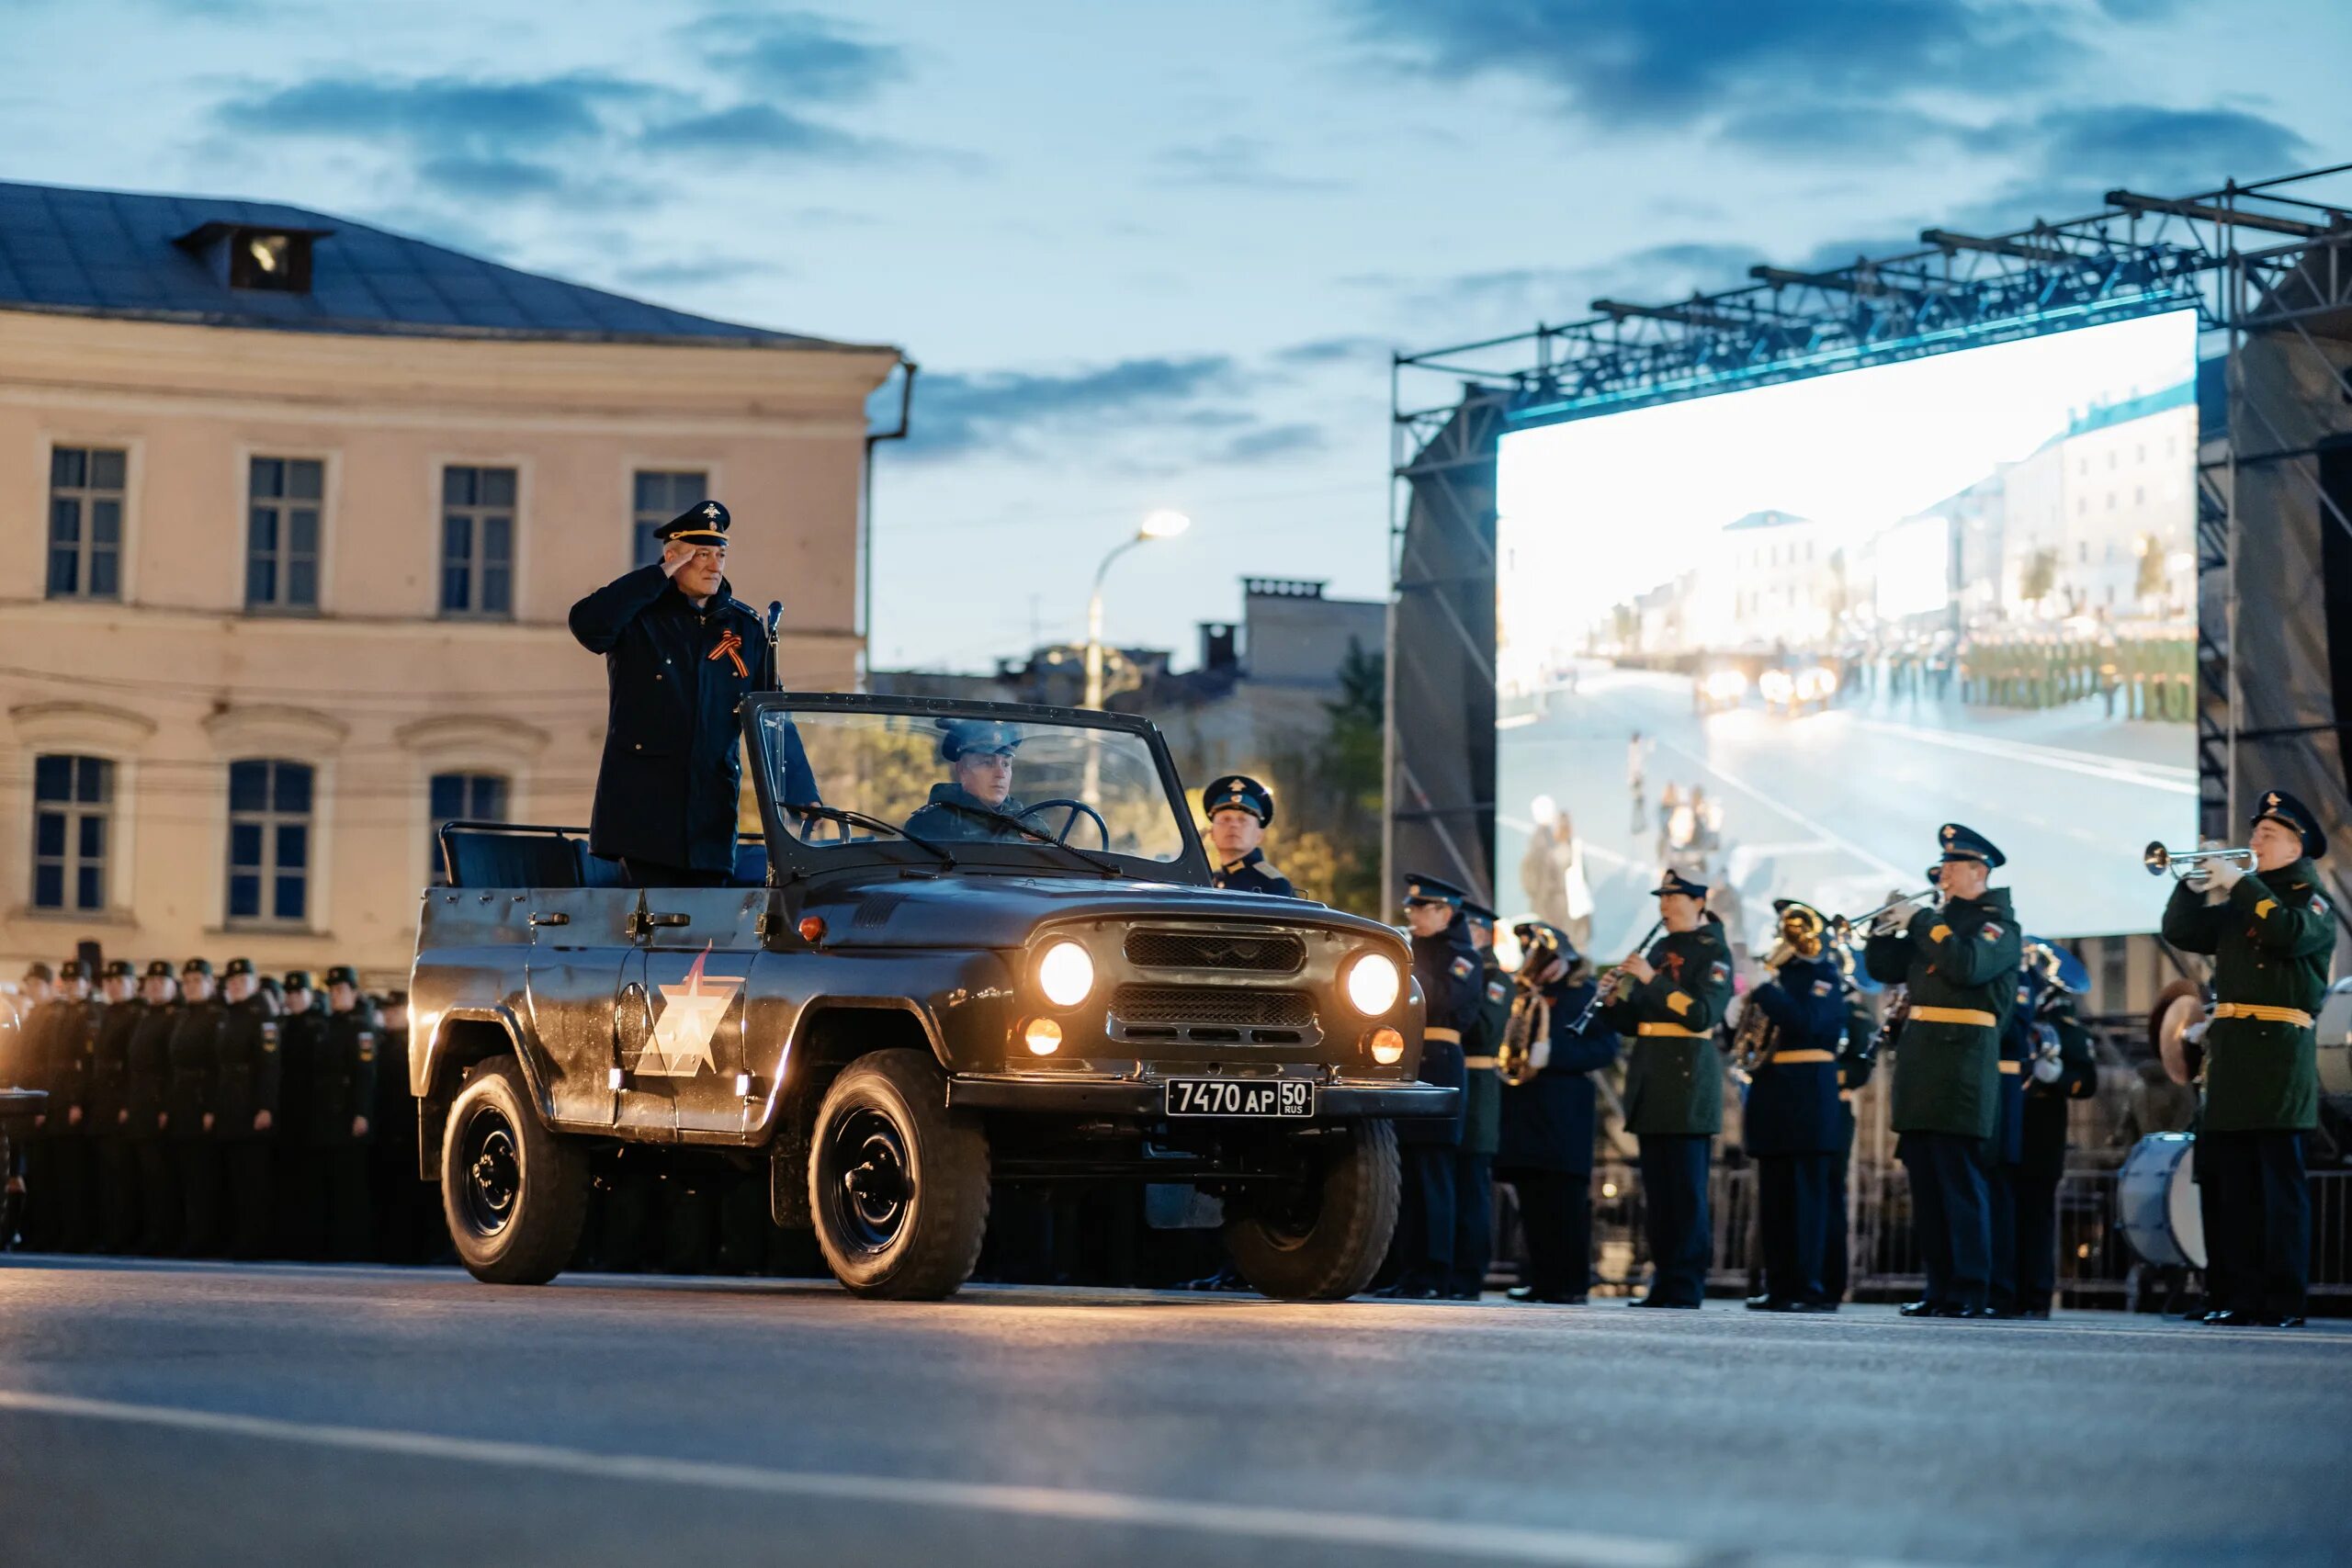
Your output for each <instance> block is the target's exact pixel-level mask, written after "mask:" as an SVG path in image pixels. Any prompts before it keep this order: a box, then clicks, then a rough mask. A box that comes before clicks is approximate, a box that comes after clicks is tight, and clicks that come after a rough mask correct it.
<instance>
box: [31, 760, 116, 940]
mask: <svg viewBox="0 0 2352 1568" xmlns="http://www.w3.org/2000/svg"><path fill="white" fill-rule="evenodd" d="M113 811H114V764H113V763H112V762H110V761H107V759H105V758H104V757H66V756H45V757H36V758H34V759H33V908H36V909H72V910H96V909H103V908H106V907H107V837H108V835H107V818H109V817H110V816H111V815H112V813H113Z"/></svg>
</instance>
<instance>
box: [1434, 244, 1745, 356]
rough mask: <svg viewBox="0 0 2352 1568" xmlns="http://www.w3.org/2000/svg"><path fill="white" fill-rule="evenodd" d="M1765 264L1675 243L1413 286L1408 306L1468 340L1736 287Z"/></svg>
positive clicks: (1716, 248) (1736, 253)
mask: <svg viewBox="0 0 2352 1568" xmlns="http://www.w3.org/2000/svg"><path fill="white" fill-rule="evenodd" d="M1764 259H1765V257H1764V254H1763V253H1761V252H1760V251H1757V250H1755V249H1753V248H1752V247H1749V246H1747V245H1724V244H1715V243H1708V242H1703V241H1678V242H1673V243H1665V244H1657V245H1645V246H1643V247H1641V248H1640V249H1638V250H1633V251H1627V252H1625V253H1624V254H1621V255H1617V256H1612V257H1610V258H1608V259H1606V260H1603V261H1599V262H1592V263H1588V264H1585V265H1576V266H1520V267H1500V268H1496V269H1493V270H1490V271H1484V272H1465V273H1457V274H1455V275H1454V276H1452V277H1448V278H1442V279H1440V280H1439V281H1438V282H1437V283H1435V284H1434V285H1424V286H1422V287H1421V288H1417V289H1416V290H1414V291H1413V292H1412V293H1411V295H1410V296H1409V298H1408V307H1409V308H1410V309H1411V310H1413V311H1414V312H1415V313H1416V314H1418V315H1424V316H1428V315H1440V316H1445V317H1448V318H1450V319H1453V320H1456V321H1461V320H1462V319H1464V318H1467V319H1468V321H1469V323H1470V324H1469V330H1468V331H1466V332H1462V333H1453V329H1448V333H1447V334H1446V335H1459V336H1473V335H1476V333H1477V332H1479V331H1481V330H1483V329H1484V328H1486V327H1488V326H1494V327H1505V328H1507V327H1511V326H1525V327H1532V326H1533V325H1534V324H1535V323H1536V322H1537V321H1572V320H1581V319H1583V318H1584V317H1585V316H1586V315H1588V314H1589V313H1590V309H1591V302H1592V300H1593V299H1596V298H1598V297H1602V296H1614V297H1616V298H1620V299H1633V300H1636V301H1640V302H1644V303H1655V302H1662V301H1665V300H1668V299H1687V298H1689V297H1690V296H1691V295H1692V294H1694V293H1700V292H1704V291H1711V290H1714V289H1720V288H1736V287H1738V286H1739V285H1741V284H1744V283H1746V282H1747V269H1748V267H1749V266H1750V265H1753V264H1755V263H1757V262H1759V261H1762V260H1764Z"/></svg>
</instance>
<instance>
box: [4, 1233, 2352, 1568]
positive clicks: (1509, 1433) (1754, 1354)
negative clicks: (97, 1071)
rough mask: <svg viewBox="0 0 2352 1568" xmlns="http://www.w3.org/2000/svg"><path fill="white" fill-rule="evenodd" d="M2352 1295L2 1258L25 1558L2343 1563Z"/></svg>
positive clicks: (1629, 1565) (15, 1506)
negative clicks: (2295, 1302) (841, 1279)
mask: <svg viewBox="0 0 2352 1568" xmlns="http://www.w3.org/2000/svg"><path fill="white" fill-rule="evenodd" d="M2347 1396H2352V1325H2326V1326H2322V1327H2315V1328H2312V1329H2309V1330H2305V1331H2301V1332H2281V1331H2265V1330H2244V1331H2234V1330H2215V1329H2204V1328H2193V1327H2189V1326H2187V1325H2172V1324H2164V1323H2158V1322H2154V1321H2153V1320H2150V1319H2145V1318H2122V1317H2107V1316H2092V1315H2083V1316H2074V1317H2062V1318H2061V1319H2059V1320H2057V1321H2055V1322H2053V1323H2050V1324H2046V1325H2025V1324H2018V1325H2009V1324H1965V1323H1908V1322H1904V1321H1902V1320H1900V1319H1898V1318H1896V1317H1894V1315H1893V1314H1892V1313H1891V1312H1890V1311H1888V1310H1887V1309H1883V1308H1882V1309H1871V1308H1860V1309H1857V1308H1849V1309H1848V1310H1847V1311H1846V1312H1845V1313H1844V1314H1840V1315H1839V1316H1837V1317H1834V1318H1798V1319H1789V1318H1777V1317H1764V1316H1760V1315H1758V1314H1748V1313H1744V1312H1741V1311H1739V1310H1738V1309H1737V1308H1736V1306H1735V1305H1730V1304H1727V1303H1713V1305H1711V1306H1710V1308H1709V1309H1708V1310H1707V1311H1705V1312H1703V1313H1700V1314H1688V1313H1655V1314H1653V1313H1638V1312H1628V1311H1626V1310H1625V1309H1624V1308H1623V1306H1622V1305H1618V1304H1615V1303H1611V1304H1607V1305H1600V1304H1596V1305H1593V1306H1590V1307H1582V1308H1559V1307H1515V1306H1511V1305H1508V1304H1505V1303H1498V1302H1492V1301H1490V1302H1488V1303H1483V1304H1480V1305H1476V1306H1471V1305H1441V1304H1429V1305H1408V1304H1401V1303H1399V1304H1386V1303H1348V1304H1345V1305H1340V1306H1329V1307H1313V1308H1309V1307H1297V1306H1285V1305H1278V1304H1275V1303H1267V1302H1261V1301H1258V1300H1256V1299H1254V1298H1242V1297H1212V1298H1203V1297H1195V1296H1182V1295H1172V1294H1148V1293H1141V1292H1060V1291H1046V1290H1035V1289H999V1288H989V1289H975V1290H973V1291H971V1292H967V1294H966V1295H964V1296H963V1297H961V1298H959V1299H957V1300H956V1301H954V1302H951V1303H944V1304H939V1305H921V1306H916V1305H890V1304H880V1303H865V1302H859V1301H855V1300H853V1299H852V1298H851V1297H849V1296H847V1295H846V1294H844V1293H842V1292H840V1291H838V1290H836V1289H834V1288H832V1287H831V1286H830V1285H818V1284H801V1283H787V1282H781V1281H765V1280H763V1281H740V1280H641V1279H626V1280H624V1279H619V1278H613V1277H594V1276H586V1277H576V1278H573V1277H568V1278H566V1279H565V1280H560V1281H559V1282H558V1283H557V1284H556V1285H554V1286H552V1287H550V1288H547V1289H543V1290H536V1291H527V1290H510V1291H501V1290H496V1289H492V1288H491V1287H489V1286H485V1285H480V1284H476V1283H474V1282H473V1281H471V1280H468V1279H466V1278H464V1277H463V1276H462V1275H459V1274H457V1273H455V1272H450V1271H440V1270H398V1269H310V1268H296V1267H263V1268H246V1269H232V1268H229V1267H226V1266H209V1265H201V1264H184V1265H171V1264H152V1265H150V1264H130V1263H121V1264H114V1263H97V1262H72V1261H68V1260H62V1259H57V1260H44V1259H40V1258H11V1259H7V1260H6V1261H5V1262H0V1562H8V1563H52V1562H54V1563H67V1562H71V1563H135V1564H139V1565H140V1568H171V1565H175V1564H181V1563H218V1562H242V1563H262V1562H301V1563H305V1564H311V1563H335V1564H345V1563H349V1564H375V1563H386V1564H400V1565H401V1568H415V1565H418V1564H430V1563H443V1562H448V1563H458V1562H463V1563H469V1564H480V1563H501V1564H505V1563H523V1562H561V1563H564V1564H567V1565H577V1568H594V1565H600V1564H608V1563H609V1564H615V1565H621V1564H627V1565H630V1568H638V1565H641V1564H645V1563H670V1562H811V1563H869V1562H870V1563H889V1564H903V1563H963V1562H986V1563H993V1562H1019V1563H1023V1564H1058V1563H1072V1564H1080V1563H1083V1564H1096V1563H1111V1562H1117V1563H1135V1564H1162V1563H1166V1564H1185V1565H1187V1568H1196V1565H1198V1564H1200V1563H1203V1562H1274V1563H1340V1562H1346V1563H1350V1564H1365V1565H1374V1568H1376V1565H1378V1564H1382V1563H1387V1562H1399V1563H1402V1562H1550V1563H1587V1564H1596V1565H1601V1568H1618V1565H1623V1568H1647V1565H1661V1568H1671V1565H1679V1564H1691V1565H1693V1568H1696V1565H1699V1564H1702V1563H1703V1564H1708V1565H1711V1568H1738V1565H1742V1564H1751V1563H1753V1564H1765V1563H1771V1562H1794V1561H1805V1562H1860V1561H1871V1562H1999V1563H2005V1564H2007V1563H2033V1562H2050V1563H2064V1564H2067V1565H2069V1568H2087V1565H2093V1564H2102V1563H2114V1564H2119V1565H2120V1564H2131V1565H2132V1568H2145V1565H2147V1564H2154V1563H2166V1562H2179V1563H2199V1564H2203V1563H2211V1562H2219V1561H2241V1562H2244V1561H2258V1562H2264V1563H2265V1564H2267V1565H2268V1568H2283V1565H2285V1564H2290V1563H2301V1562H2310V1563H2320V1562H2342V1561H2343V1551H2344V1544H2345V1532H2346V1518H2347V1517H2352V1483H2347V1476H2352V1427H2347V1424H2346V1410H2347V1408H2352V1399H2347Z"/></svg>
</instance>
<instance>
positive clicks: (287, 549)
mask: <svg viewBox="0 0 2352 1568" xmlns="http://www.w3.org/2000/svg"><path fill="white" fill-rule="evenodd" d="M325 481H326V465H324V464H323V463H321V462H320V461H319V460H318V459H317V458H315V457H255V458H254V460H253V462H252V464H251V466H250V468H248V470H247V474H246V480H245V608H247V609H248V610H315V609H317V608H318V607H319V502H320V498H321V497H322V495H324V494H325Z"/></svg>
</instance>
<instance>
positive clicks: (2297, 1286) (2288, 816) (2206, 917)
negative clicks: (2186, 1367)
mask: <svg viewBox="0 0 2352 1568" xmlns="http://www.w3.org/2000/svg"><path fill="white" fill-rule="evenodd" d="M2247 842H2248V844H2249V846H2250V847H2251V848H2252V850H2253V852H2254V869H2253V870H2252V871H2247V870H2246V869H2245V867H2243V866H2241V865H2239V864H2237V863H2235V862H2233V861H2229V860H2207V861H2200V862H2199V863H2198V869H2197V870H2196V872H2194V873H2192V874H2190V875H2188V876H2187V877H2184V878H2183V879H2182V880H2181V884H2180V886H2177V887H2175V888H2174V889H2173V893H2172V902H2171V903H2170V904H2168V905H2166V906H2165V919H2164V934H2165V941H2167V942H2171V943H2172V944H2173V945H2174V946H2176V947H2178V948H2180V949H2182V950H2184V951H2185V952H2188V953H2210V954H2211V955H2212V957H2213V995H2214V998H2215V1001H2214V1007H2213V1017H2212V1022H2211V1026H2210V1027H2209V1028H2208V1029H2207V1031H2206V1032H2205V1103H2204V1114H2203V1118H2202V1120H2201V1122H2199V1127H2198V1133H2197V1177H2198V1183H2199V1186H2198V1199H2199V1204H2200V1206H2201V1207H2202V1208H2203V1210H2204V1217H2205V1247H2206V1252H2207V1258H2208V1267H2207V1269H2206V1270H2205V1278H2206V1282H2207V1288H2208V1295H2209V1297H2210V1301H2209V1303H2208V1304H2209V1305H2210V1306H2211V1311H2209V1312H2207V1313H2206V1314H2205V1316H2204V1321H2205V1322H2207V1323H2211V1324H2219V1325H2241V1324H2261V1325H2268V1326H2275V1327H2292V1326H2297V1325H2301V1323H2302V1321H2303V1308H2304V1297H2305V1294H2306V1292H2308V1290H2309V1288H2310V1280H2311V1227H2312V1211H2311V1189H2310V1187H2309V1186H2308V1185H2307V1183H2306V1178H2305V1176H2304V1171H2303V1135H2304V1134H2306V1133H2309V1132H2310V1131H2312V1129H2313V1128H2314V1127H2316V1126H2318V1125H2319V1038H2318V1035H2317V1034H2316V1033H2315V1032H2314V1026H2313V1019H2312V1015H2313V1014H2314V1013H2315V1012H2317V1011H2318V1010H2319V1006H2320V998H2322V997H2323V996H2324V995H2325V993H2326V990H2327V971H2328V960H2329V958H2330V957H2331V955H2332V954H2333V953H2334V952H2335V910H2334V909H2333V908H2330V907H2329V905H2328V902H2327V898H2326V897H2325V896H2324V894H2322V893H2321V891H2320V888H2319V870H2318V868H2317V867H2316V866H2314V865H2313V864H2312V862H2314V861H2317V860H2319V859H2321V858H2322V857H2324V855H2325V854H2326V853H2327V836H2326V835H2325V834H2324V833H2323V832H2321V830H2320V828H2319V818H2318V817H2317V816H2316V815H2314V814H2313V813H2312V810H2311V808H2310V807H2306V806H2305V805H2304V804H2303V803H2302V802H2301V801H2300V800H2298V799H2296V798H2295V797H2294V796H2293V795H2289V794H2288V793H2287V792H2286V791H2285V790H2272V791H2270V792H2269V793H2267V795H2263V796H2262V798H2261V802H2260V804H2259V806H2258V807H2256V811H2255V816H2254V833H2253V836H2252V838H2250V839H2249V840H2247Z"/></svg>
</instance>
